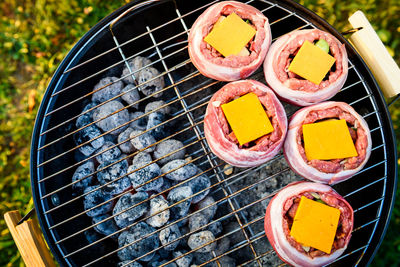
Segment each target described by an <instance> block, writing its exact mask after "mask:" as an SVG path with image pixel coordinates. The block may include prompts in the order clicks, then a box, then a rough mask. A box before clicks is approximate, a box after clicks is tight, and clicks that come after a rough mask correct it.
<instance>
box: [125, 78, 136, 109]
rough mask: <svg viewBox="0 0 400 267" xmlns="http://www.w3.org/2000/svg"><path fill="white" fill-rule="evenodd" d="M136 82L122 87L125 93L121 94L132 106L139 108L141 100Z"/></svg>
mask: <svg viewBox="0 0 400 267" xmlns="http://www.w3.org/2000/svg"><path fill="white" fill-rule="evenodd" d="M135 87H136V86H135V85H134V84H128V85H127V86H125V87H124V88H123V89H122V93H123V95H122V96H121V98H122V100H124V101H125V102H126V103H127V104H128V105H131V106H130V107H133V108H135V109H138V108H139V103H138V101H139V100H140V95H139V91H138V90H137V88H135Z"/></svg>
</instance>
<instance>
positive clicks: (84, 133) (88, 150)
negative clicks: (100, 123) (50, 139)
mask: <svg viewBox="0 0 400 267" xmlns="http://www.w3.org/2000/svg"><path fill="white" fill-rule="evenodd" d="M100 135H101V131H100V129H99V128H97V127H96V126H95V125H90V126H87V127H85V128H83V129H82V130H80V131H79V132H77V133H75V134H74V141H75V144H76V145H77V146H79V145H82V144H84V143H86V142H89V143H87V144H85V145H83V146H81V147H79V151H80V152H81V153H82V154H83V155H85V156H86V157H89V156H90V155H91V154H93V152H94V151H95V150H97V149H99V148H100V147H101V146H102V145H103V144H104V137H103V136H101V137H99V138H96V137H98V136H100ZM95 138H96V139H95Z"/></svg>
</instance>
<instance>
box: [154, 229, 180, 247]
mask: <svg viewBox="0 0 400 267" xmlns="http://www.w3.org/2000/svg"><path fill="white" fill-rule="evenodd" d="M159 237H160V242H161V245H163V246H164V249H166V250H174V249H175V248H176V247H177V246H178V245H179V240H177V239H178V238H180V237H181V232H180V231H179V227H178V225H177V224H171V225H169V226H168V227H166V228H164V229H162V230H161V231H160V234H159ZM175 240H177V241H175ZM174 241H175V242H174Z"/></svg>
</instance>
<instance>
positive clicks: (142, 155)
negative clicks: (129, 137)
mask: <svg viewBox="0 0 400 267" xmlns="http://www.w3.org/2000/svg"><path fill="white" fill-rule="evenodd" d="M149 163H151V156H150V154H149V153H146V152H139V153H137V154H136V155H135V156H134V157H133V159H132V165H135V166H136V167H137V168H139V167H143V166H145V165H147V164H149Z"/></svg>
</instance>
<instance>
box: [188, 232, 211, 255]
mask: <svg viewBox="0 0 400 267" xmlns="http://www.w3.org/2000/svg"><path fill="white" fill-rule="evenodd" d="M214 240H215V237H214V235H213V233H211V232H210V231H201V232H198V233H195V234H192V235H191V236H190V237H189V240H188V246H189V247H190V248H191V249H197V248H199V249H198V250H196V252H202V253H203V252H211V251H212V250H214V249H215V247H216V246H217V243H216V242H213V241H214ZM211 242H212V243H211ZM208 243H209V244H208ZM206 244H207V245H206ZM200 247H201V248H200Z"/></svg>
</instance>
